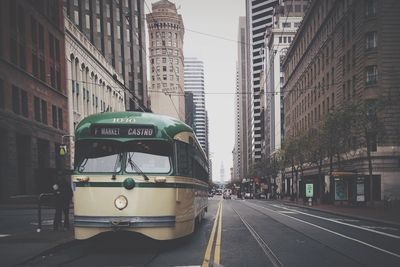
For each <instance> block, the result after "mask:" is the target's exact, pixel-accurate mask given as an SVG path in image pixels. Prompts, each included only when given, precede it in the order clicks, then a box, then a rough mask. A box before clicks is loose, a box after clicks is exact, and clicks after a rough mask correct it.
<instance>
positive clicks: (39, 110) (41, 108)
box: [33, 96, 47, 124]
mask: <svg viewBox="0 0 400 267" xmlns="http://www.w3.org/2000/svg"><path fill="white" fill-rule="evenodd" d="M33 106H34V112H35V120H36V121H38V122H42V123H44V124H47V102H46V101H44V100H42V99H40V98H39V97H36V96H35V98H34V103H33Z"/></svg>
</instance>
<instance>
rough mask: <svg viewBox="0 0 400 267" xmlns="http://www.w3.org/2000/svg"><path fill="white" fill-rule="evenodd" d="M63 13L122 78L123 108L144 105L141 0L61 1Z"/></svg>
mask: <svg viewBox="0 0 400 267" xmlns="http://www.w3.org/2000/svg"><path fill="white" fill-rule="evenodd" d="M64 5H65V7H66V12H67V16H68V17H69V19H70V20H71V21H72V22H74V23H75V25H76V26H77V27H78V28H79V30H80V31H81V32H83V33H84V34H85V35H86V37H87V38H88V40H89V41H90V42H91V43H92V44H94V46H95V47H96V48H97V49H98V50H99V51H100V53H101V54H102V56H103V57H105V58H106V60H107V61H108V63H109V64H110V65H111V66H112V67H113V68H114V69H115V72H114V73H112V75H114V74H116V75H118V76H119V77H120V78H122V80H123V85H124V87H125V88H126V89H127V90H125V93H126V96H125V102H126V104H125V105H126V110H139V111H140V110H145V109H146V108H147V106H148V98H147V94H148V92H147V72H146V48H145V47H146V38H145V25H144V23H143V22H144V0H138V1H131V0H64Z"/></svg>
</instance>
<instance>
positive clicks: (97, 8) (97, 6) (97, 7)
mask: <svg viewBox="0 0 400 267" xmlns="http://www.w3.org/2000/svg"><path fill="white" fill-rule="evenodd" d="M96 14H100V0H96Z"/></svg>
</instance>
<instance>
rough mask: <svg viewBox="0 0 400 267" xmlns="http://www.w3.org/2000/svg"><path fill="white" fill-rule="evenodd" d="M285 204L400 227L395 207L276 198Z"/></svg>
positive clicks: (399, 214)
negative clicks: (341, 204)
mask: <svg viewBox="0 0 400 267" xmlns="http://www.w3.org/2000/svg"><path fill="white" fill-rule="evenodd" d="M278 201H279V202H282V203H284V204H286V205H290V206H296V207H301V208H305V209H310V210H317V211H322V212H328V213H332V214H336V215H341V216H346V217H351V218H354V219H360V220H368V221H373V222H378V223H385V224H391V225H394V226H397V227H400V211H399V209H396V208H383V207H380V206H375V207H370V206H339V205H333V204H315V203H314V204H313V205H312V206H308V203H305V204H303V202H302V200H299V202H298V203H296V202H295V201H290V200H285V199H282V200H278Z"/></svg>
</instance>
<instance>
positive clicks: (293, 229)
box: [242, 203, 366, 266]
mask: <svg viewBox="0 0 400 267" xmlns="http://www.w3.org/2000/svg"><path fill="white" fill-rule="evenodd" d="M242 205H244V206H246V207H249V208H251V209H253V210H255V211H256V212H258V213H260V214H262V215H264V216H266V217H268V218H270V219H271V220H273V221H275V222H277V223H279V224H281V225H282V226H283V227H285V228H288V229H290V230H292V231H295V232H296V233H299V234H300V235H302V236H304V237H306V238H308V239H310V240H312V241H314V242H316V243H318V244H320V245H322V246H323V247H326V248H329V249H331V250H332V251H334V252H336V253H338V254H339V255H341V256H343V257H345V258H347V259H349V260H351V261H353V262H354V263H355V264H357V265H358V266H366V265H365V264H364V263H362V262H361V261H359V260H357V259H356V258H354V257H351V256H349V255H347V254H345V253H343V252H341V251H340V250H338V249H336V248H334V247H332V246H329V245H327V244H325V243H323V242H321V241H320V240H318V239H316V238H314V237H312V236H311V235H307V234H306V233H304V232H301V231H299V230H297V229H296V228H293V227H290V226H288V225H286V224H283V223H282V222H280V221H279V220H277V219H275V218H273V217H271V216H270V215H268V214H267V213H265V212H263V211H261V210H259V209H257V208H255V207H254V204H247V203H245V204H242ZM257 206H258V205H257ZM286 216H287V215H286ZM287 217H290V218H292V217H291V216H287Z"/></svg>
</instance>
